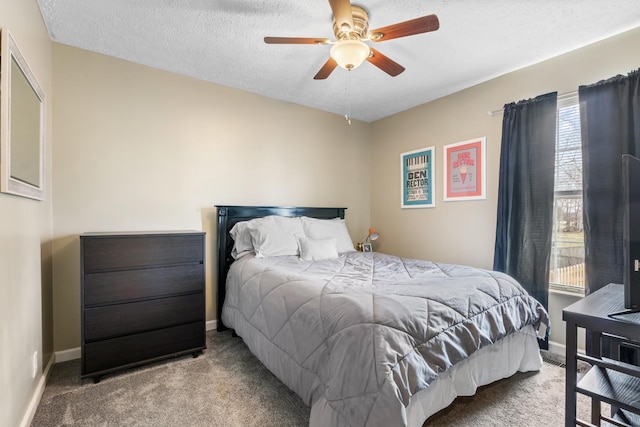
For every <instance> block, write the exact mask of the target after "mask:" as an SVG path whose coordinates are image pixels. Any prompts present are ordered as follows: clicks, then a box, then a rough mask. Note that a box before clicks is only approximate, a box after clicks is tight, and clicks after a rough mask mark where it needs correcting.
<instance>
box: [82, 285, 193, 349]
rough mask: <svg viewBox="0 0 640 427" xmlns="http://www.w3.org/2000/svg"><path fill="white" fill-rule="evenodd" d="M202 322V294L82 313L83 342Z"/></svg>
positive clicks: (90, 309)
mask: <svg viewBox="0 0 640 427" xmlns="http://www.w3.org/2000/svg"><path fill="white" fill-rule="evenodd" d="M198 320H199V321H204V298H203V295H202V293H198V294H193V295H184V296H178V297H171V298H160V299H155V300H150V301H141V302H135V303H128V304H115V305H109V306H104V307H96V308H88V309H85V310H84V340H85V342H89V341H94V340H98V339H103V338H111V337H117V336H120V335H125V334H135V333H138V332H145V331H149V330H152V329H160V328H166V327H169V326H175V325H179V324H183V323H189V322H195V321H198Z"/></svg>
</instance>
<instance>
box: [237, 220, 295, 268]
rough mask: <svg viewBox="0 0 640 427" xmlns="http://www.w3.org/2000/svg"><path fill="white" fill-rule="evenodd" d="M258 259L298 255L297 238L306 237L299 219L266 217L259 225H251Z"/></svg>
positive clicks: (254, 248)
mask: <svg viewBox="0 0 640 427" xmlns="http://www.w3.org/2000/svg"><path fill="white" fill-rule="evenodd" d="M252 221H253V220H252ZM249 233H250V234H251V242H252V244H253V250H254V251H255V253H256V258H268V257H272V256H282V255H298V254H299V249H298V241H297V239H296V237H297V236H304V230H303V229H302V222H301V221H300V218H299V217H284V216H275V215H271V216H266V217H264V218H262V221H261V222H259V223H258V224H249Z"/></svg>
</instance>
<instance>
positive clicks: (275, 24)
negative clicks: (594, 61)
mask: <svg viewBox="0 0 640 427" xmlns="http://www.w3.org/2000/svg"><path fill="white" fill-rule="evenodd" d="M38 4H39V5H40V9H41V11H42V15H43V17H44V20H45V22H46V25H47V28H48V30H49V34H50V35H51V38H52V39H53V40H54V41H56V42H59V43H62V44H67V45H71V46H75V47H79V48H82V49H87V50H90V51H94V52H98V53H102V54H105V55H110V56H114V57H117V58H122V59H126V60H129V61H132V62H136V63H139V64H144V65H148V66H151V67H155V68H159V69H162V70H167V71H171V72H175V73H178V74H183V75H187V76H191V77H194V78H197V79H200V80H205V81H210V82H214V83H218V84H221V85H225V86H230V87H233V88H238V89H243V90H246V91H249V92H253V93H257V94H260V95H264V96H267V97H271V98H276V99H280V100H284V101H289V102H293V103H296V104H300V105H305V106H309V107H313V108H316V109H320V110H324V111H329V112H333V113H336V114H340V115H344V114H345V113H346V112H347V110H350V113H351V114H350V115H351V117H353V118H355V119H360V120H364V121H367V122H371V121H374V120H377V119H380V118H383V117H386V116H388V115H391V114H394V113H397V112H400V111H403V110H406V109H408V108H411V107H414V106H416V105H420V104H423V103H425V102H428V101H430V100H433V99H436V98H439V97H442V96H445V95H447V94H450V93H453V92H456V91H458V90H461V89H464V88H467V87H470V86H472V85H474V84H477V83H480V82H483V81H486V80H489V79H491V78H494V77H496V76H499V75H502V74H505V73H508V72H510V71H513V70H516V69H519V68H522V67H525V66H527V65H531V64H534V63H537V62H540V61H543V60H545V59H548V58H551V57H553V56H557V55H559V54H562V53H565V52H568V51H571V50H574V49H577V48H580V47H582V46H585V45H587V44H590V43H593V42H596V41H598V40H602V39H604V38H607V37H610V36H612V35H615V34H618V33H621V32H623V31H626V30H629V29H632V28H636V27H640V1H638V0H606V1H605V0H535V1H534V0H529V1H526V0H484V1H482V0H432V1H426V0H404V1H400V0H360V1H358V2H354V4H357V5H359V6H361V7H364V8H365V9H366V10H367V11H368V12H369V28H370V29H374V28H379V27H383V26H386V25H390V24H395V23H397V22H402V21H406V20H409V19H413V18H417V17H420V16H424V15H429V14H436V15H437V16H438V18H439V20H440V29H439V30H438V31H435V32H432V33H425V34H419V35H415V36H410V37H404V38H399V39H394V40H389V41H386V42H382V43H377V44H376V45H375V48H376V49H377V50H379V51H380V52H382V53H383V54H385V55H387V56H388V57H390V58H391V59H393V60H395V61H396V62H398V63H400V64H401V65H403V66H404V67H405V68H406V71H405V72H404V73H402V74H400V75H399V76H397V77H390V76H389V75H387V74H385V73H384V72H382V71H381V70H379V69H378V68H376V67H374V66H373V65H371V64H369V63H367V62H365V63H364V64H363V65H362V66H361V67H359V68H357V69H355V70H353V71H351V72H347V71H345V70H343V69H340V68H338V69H336V70H335V71H334V72H333V73H332V74H331V75H330V76H329V78H327V79H326V80H313V76H314V75H315V74H316V72H317V71H318V70H319V69H320V68H321V67H322V65H323V64H324V63H325V61H326V60H327V59H328V57H329V49H330V46H326V45H324V46H322V45H320V46H315V45H267V44H265V43H264V42H263V38H264V37H265V36H285V37H326V38H330V39H334V36H333V32H332V15H331V8H330V6H329V3H328V1H327V0H305V1H302V0H134V1H131V0H38ZM369 43H370V44H371V42H369Z"/></svg>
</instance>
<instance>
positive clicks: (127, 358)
mask: <svg viewBox="0 0 640 427" xmlns="http://www.w3.org/2000/svg"><path fill="white" fill-rule="evenodd" d="M204 348H205V327H204V322H197V323H191V324H187V325H181V326H176V327H172V328H166V329H159V330H155V331H151V332H146V333H141V334H134V335H128V336H125V337H119V338H113V339H109V340H103V341H97V342H94V343H89V344H85V345H84V346H83V354H82V375H83V376H87V375H95V374H97V373H100V372H104V371H109V370H114V369H116V368H117V369H119V368H123V367H127V366H133V365H138V364H141V363H145V362H150V361H152V360H154V359H159V358H164V357H167V356H170V355H174V354H178V353H181V352H182V353H186V352H190V351H198V350H202V349H204Z"/></svg>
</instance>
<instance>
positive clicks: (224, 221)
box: [216, 205, 347, 331]
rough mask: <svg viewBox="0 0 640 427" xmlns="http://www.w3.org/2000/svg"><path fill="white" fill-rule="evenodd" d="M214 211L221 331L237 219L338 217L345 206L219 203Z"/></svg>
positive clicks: (219, 328)
mask: <svg viewBox="0 0 640 427" xmlns="http://www.w3.org/2000/svg"><path fill="white" fill-rule="evenodd" d="M216 209H217V211H218V228H217V230H218V244H217V248H218V314H217V319H218V322H217V329H218V331H223V330H225V329H227V328H226V326H224V325H223V324H222V319H221V316H222V304H223V303H224V297H225V295H226V282H227V273H228V272H229V267H230V266H231V264H232V263H233V261H234V259H233V257H232V256H231V250H232V249H233V239H232V238H231V236H230V235H229V231H230V230H231V229H232V228H233V226H234V225H235V224H236V223H237V222H239V221H248V220H250V219H253V218H261V217H263V216H269V215H280V216H308V217H312V218H320V219H332V218H342V219H344V214H345V211H346V209H347V208H303V207H282V206H219V205H216Z"/></svg>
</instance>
